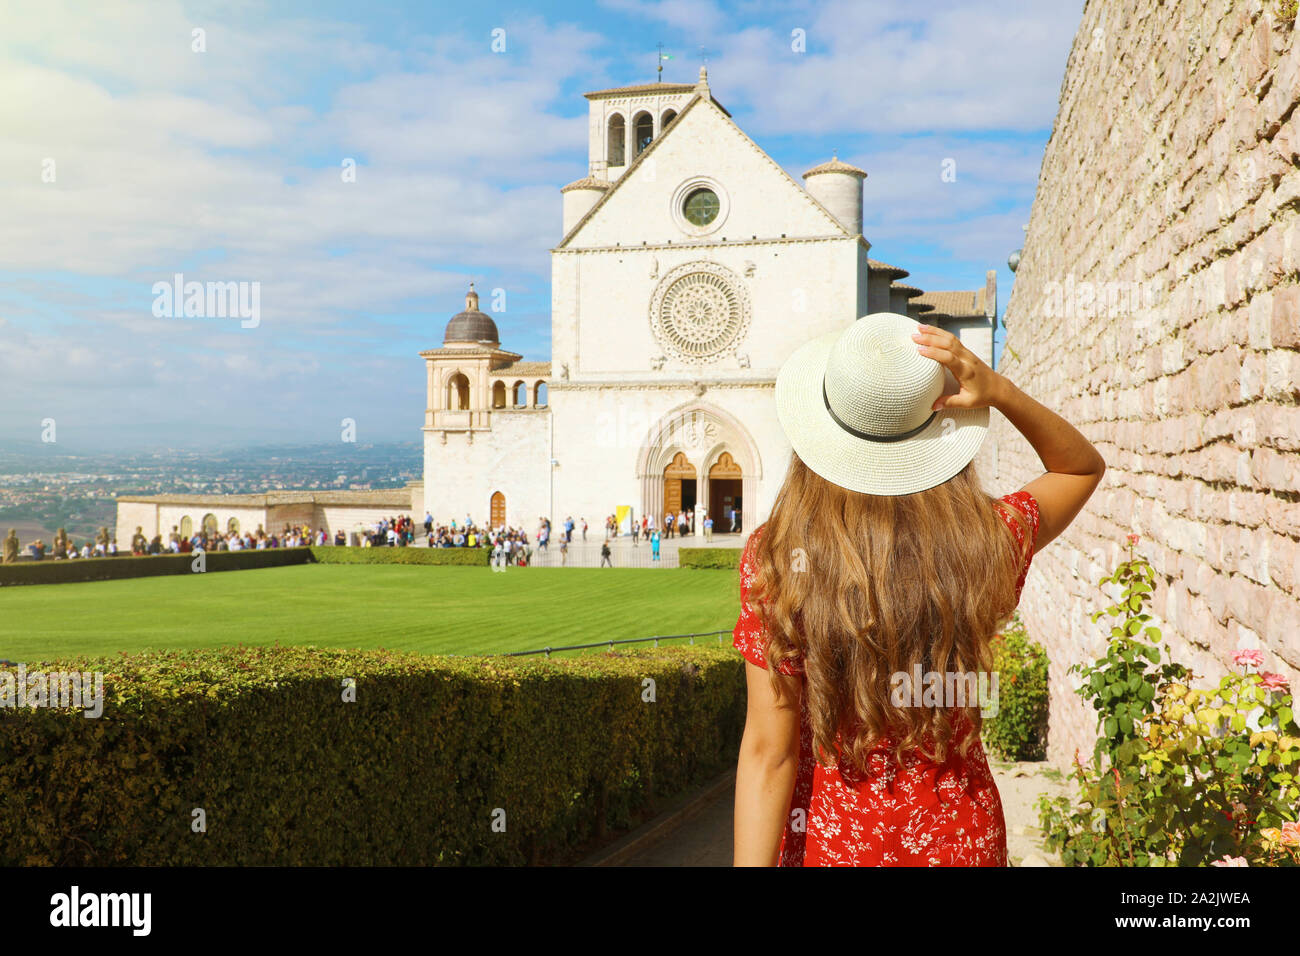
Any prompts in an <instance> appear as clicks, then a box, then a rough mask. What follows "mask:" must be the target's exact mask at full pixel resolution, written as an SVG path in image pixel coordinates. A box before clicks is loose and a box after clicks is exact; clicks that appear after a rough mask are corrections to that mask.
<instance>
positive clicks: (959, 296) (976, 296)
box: [917, 289, 985, 319]
mask: <svg viewBox="0 0 1300 956" xmlns="http://www.w3.org/2000/svg"><path fill="white" fill-rule="evenodd" d="M917 301H918V302H925V303H928V304H929V305H933V306H934V307H935V308H936V309H938V310H940V311H941V312H946V313H948V314H949V315H951V316H952V317H953V318H969V317H972V316H975V317H978V318H981V319H982V318H985V311H984V290H983V289H972V290H969V291H968V290H961V291H951V292H926V293H924V294H923V295H921V297H920V298H919V299H917Z"/></svg>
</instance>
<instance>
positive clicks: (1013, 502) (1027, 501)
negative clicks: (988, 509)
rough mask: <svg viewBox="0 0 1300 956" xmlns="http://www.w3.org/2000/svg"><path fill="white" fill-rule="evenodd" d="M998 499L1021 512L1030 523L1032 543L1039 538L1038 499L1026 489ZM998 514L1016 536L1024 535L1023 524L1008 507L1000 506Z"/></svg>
mask: <svg viewBox="0 0 1300 956" xmlns="http://www.w3.org/2000/svg"><path fill="white" fill-rule="evenodd" d="M997 500H998V502H1000V503H1002V504H1005V505H1007V506H1009V507H1011V508H1014V509H1015V510H1016V511H1018V512H1020V514H1021V516H1022V517H1023V518H1024V520H1025V521H1026V522H1027V523H1028V525H1029V531H1030V543H1031V544H1032V543H1033V542H1034V541H1036V540H1037V538H1038V500H1037V499H1036V498H1035V497H1034V496H1033V495H1032V494H1030V493H1029V492H1028V491H1024V490H1021V491H1013V492H1012V493H1011V494H1009V495H1003V496H1002V497H1001V498H999V499H997ZM998 514H1000V515H1001V516H1002V520H1003V521H1005V522H1006V523H1007V527H1009V528H1010V529H1011V530H1012V531H1013V532H1014V533H1015V535H1016V537H1017V538H1020V537H1021V536H1022V532H1021V525H1020V524H1019V523H1018V522H1017V521H1016V520H1015V519H1014V518H1013V517H1012V516H1011V514H1010V512H1008V511H1007V509H1006V508H999V509H998Z"/></svg>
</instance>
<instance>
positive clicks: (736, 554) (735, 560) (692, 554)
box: [677, 548, 742, 571]
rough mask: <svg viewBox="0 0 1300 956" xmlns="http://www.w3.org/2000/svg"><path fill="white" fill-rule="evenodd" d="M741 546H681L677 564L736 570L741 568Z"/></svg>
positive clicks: (686, 566)
mask: <svg viewBox="0 0 1300 956" xmlns="http://www.w3.org/2000/svg"><path fill="white" fill-rule="evenodd" d="M741 553H742V549H740V548H681V549H679V550H678V552H677V564H678V566H680V567H683V568H714V569H716V568H721V569H722V570H726V571H735V570H738V569H739V568H740V555H741Z"/></svg>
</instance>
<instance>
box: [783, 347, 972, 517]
mask: <svg viewBox="0 0 1300 956" xmlns="http://www.w3.org/2000/svg"><path fill="white" fill-rule="evenodd" d="M842 334H843V333H842V332H830V333H827V334H826V335H822V336H818V337H817V338H815V339H813V340H811V341H809V342H806V343H805V344H803V345H802V346H800V347H799V348H798V349H797V350H796V351H795V352H794V354H793V355H791V356H790V358H789V359H787V360H786V363H785V364H784V365H783V366H781V371H780V372H779V373H778V374H777V377H776V413H777V417H778V418H779V419H780V422H781V428H782V429H783V430H784V431H785V434H786V437H787V438H789V440H790V444H791V445H792V446H793V447H794V451H795V454H797V455H798V456H799V457H800V458H801V459H802V460H803V463H804V464H805V465H807V466H808V467H809V468H811V469H812V470H813V472H815V473H816V474H818V475H820V476H821V477H822V478H825V479H826V480H827V481H829V482H831V483H832V484H836V485H839V486H840V487H841V488H847V489H848V490H850V491H857V492H862V493H864V494H870V495H910V494H914V493H916V492H918V491H925V490H926V489H928V488H933V487H935V486H936V485H941V484H943V483H944V482H945V481H947V480H949V479H950V478H952V477H953V476H954V475H956V474H957V473H958V472H960V471H961V470H962V469H963V468H965V467H966V466H967V465H968V464H970V462H971V461H972V460H973V459H974V458H975V456H976V454H978V453H979V449H980V445H982V444H983V442H984V436H985V435H986V434H987V433H988V427H989V410H988V408H987V407H985V408H944V409H940V410H939V411H938V412H936V413H935V415H934V418H932V419H931V420H930V423H929V424H928V425H926V427H925V428H923V429H922V430H921V431H920V432H918V433H917V434H915V435H913V436H911V437H909V438H905V439H902V440H901V441H894V442H886V441H872V440H870V439H866V438H859V437H857V436H856V435H853V434H851V433H850V432H847V431H845V430H844V429H843V428H841V427H840V426H839V425H838V424H837V423H836V422H835V420H834V419H833V418H831V415H830V412H829V410H828V409H827V408H826V402H825V399H824V398H823V395H822V382H823V379H824V377H825V375H826V363H827V360H828V359H829V357H830V354H831V348H832V346H834V344H835V342H836V340H837V339H838V338H839V337H840V336H841V335H842ZM931 361H933V359H932V360H931ZM944 381H945V383H946V384H945V389H944V391H945V394H946V393H948V392H950V391H956V381H955V380H954V379H953V377H952V374H951V373H950V372H948V370H947V369H944Z"/></svg>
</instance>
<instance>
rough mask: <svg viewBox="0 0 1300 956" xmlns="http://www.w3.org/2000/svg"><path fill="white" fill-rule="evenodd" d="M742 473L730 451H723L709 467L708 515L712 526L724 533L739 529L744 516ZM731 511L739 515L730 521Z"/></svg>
mask: <svg viewBox="0 0 1300 956" xmlns="http://www.w3.org/2000/svg"><path fill="white" fill-rule="evenodd" d="M743 495H744V473H743V472H742V471H741V468H740V465H738V464H736V461H735V459H734V458H732V457H731V452H729V451H724V452H723V453H722V454H721V455H719V456H718V460H717V461H715V462H714V463H713V467H711V468H710V469H709V515H710V516H711V517H712V518H713V527H714V528H715V529H716V530H717V531H719V532H721V533H723V534H725V533H727V532H729V531H731V530H732V526H733V524H734V526H735V530H737V531H739V530H741V527H742V525H741V520H742V519H743V517H744V507H743V505H744V502H743V501H742V496H743ZM733 512H739V513H740V517H739V518H737V519H736V521H734V522H733V521H732V514H733Z"/></svg>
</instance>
